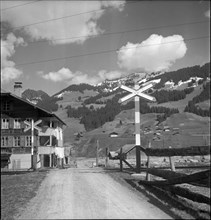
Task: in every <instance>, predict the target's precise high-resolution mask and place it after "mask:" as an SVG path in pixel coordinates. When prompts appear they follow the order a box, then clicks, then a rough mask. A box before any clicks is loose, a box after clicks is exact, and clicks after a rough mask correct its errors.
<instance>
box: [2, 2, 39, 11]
mask: <svg viewBox="0 0 211 220" xmlns="http://www.w3.org/2000/svg"><path fill="white" fill-rule="evenodd" d="M39 1H41V0H36V1H33V2H31V1H30V2H27V3H24V4H20V5H14V6H11V7H8V8H2V9H1V11H6V10H9V9H12V8H17V7H21V6H24V5H29V4H33V3H36V2H39Z"/></svg>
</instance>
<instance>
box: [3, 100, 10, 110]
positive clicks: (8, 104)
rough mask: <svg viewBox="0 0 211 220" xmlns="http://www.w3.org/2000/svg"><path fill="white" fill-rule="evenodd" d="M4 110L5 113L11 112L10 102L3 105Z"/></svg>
mask: <svg viewBox="0 0 211 220" xmlns="http://www.w3.org/2000/svg"><path fill="white" fill-rule="evenodd" d="M2 110H3V111H9V110H10V103H9V102H8V101H5V102H3V103H2Z"/></svg>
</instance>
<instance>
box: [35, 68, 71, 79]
mask: <svg viewBox="0 0 211 220" xmlns="http://www.w3.org/2000/svg"><path fill="white" fill-rule="evenodd" d="M38 74H39V75H41V76H42V77H43V78H44V79H47V80H51V81H53V82H61V81H65V80H69V79H71V78H73V76H74V74H73V73H72V72H71V71H70V70H69V69H67V68H62V69H60V70H59V71H57V72H50V73H48V74H44V73H43V72H42V71H39V72H38Z"/></svg>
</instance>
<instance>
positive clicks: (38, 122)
mask: <svg viewBox="0 0 211 220" xmlns="http://www.w3.org/2000/svg"><path fill="white" fill-rule="evenodd" d="M41 122H42V120H38V121H36V122H34V119H32V120H31V123H30V122H28V121H24V123H25V124H26V125H28V127H26V128H25V129H24V132H26V131H28V130H30V129H31V167H32V168H33V169H35V170H36V165H37V161H36V160H34V129H36V130H38V131H41V130H42V129H41V128H40V127H38V126H37V125H38V124H40V123H41Z"/></svg>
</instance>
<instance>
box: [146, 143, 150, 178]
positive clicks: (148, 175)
mask: <svg viewBox="0 0 211 220" xmlns="http://www.w3.org/2000/svg"><path fill="white" fill-rule="evenodd" d="M149 148H151V141H150V142H149ZM149 168H150V156H147V171H146V172H147V173H146V180H147V181H150V179H151V178H150V174H149V173H148V169H149Z"/></svg>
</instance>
